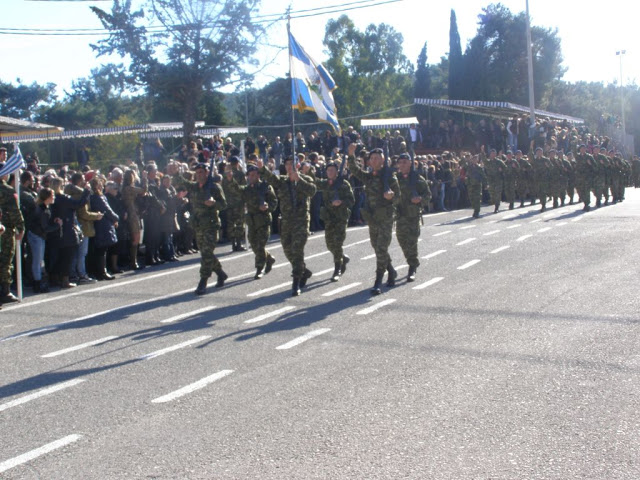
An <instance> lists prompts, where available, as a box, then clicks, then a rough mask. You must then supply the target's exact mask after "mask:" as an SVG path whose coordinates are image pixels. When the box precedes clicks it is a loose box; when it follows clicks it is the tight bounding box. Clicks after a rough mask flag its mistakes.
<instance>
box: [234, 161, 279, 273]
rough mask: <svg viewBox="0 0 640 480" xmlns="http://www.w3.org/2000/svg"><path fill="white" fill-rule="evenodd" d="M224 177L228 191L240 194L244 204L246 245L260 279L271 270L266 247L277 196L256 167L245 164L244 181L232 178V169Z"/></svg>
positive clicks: (271, 258)
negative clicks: (243, 182)
mask: <svg viewBox="0 0 640 480" xmlns="http://www.w3.org/2000/svg"><path fill="white" fill-rule="evenodd" d="M226 177H227V178H226V179H227V181H228V182H229V183H228V188H229V190H230V192H233V193H234V194H237V193H238V192H239V193H240V195H241V198H242V201H243V202H244V204H245V205H246V206H247V215H246V221H247V227H248V231H249V235H248V236H249V245H250V246H251V250H252V251H253V253H254V254H255V256H256V261H255V266H256V274H255V276H254V277H253V278H254V279H255V280H259V279H260V278H262V276H263V275H266V274H267V273H269V272H270V271H271V268H272V267H273V264H274V263H276V259H275V258H274V257H273V256H272V255H271V254H270V253H269V252H268V251H267V248H266V246H267V242H268V241H269V236H270V235H271V220H272V218H271V214H272V212H274V211H275V209H276V208H277V207H278V198H277V197H276V194H275V192H274V191H273V188H272V187H271V185H268V184H267V182H265V181H264V180H261V179H260V173H259V172H258V167H256V166H255V165H251V164H249V165H247V184H246V185H239V184H238V183H237V181H236V180H235V179H234V173H233V172H232V171H228V172H227V174H226Z"/></svg>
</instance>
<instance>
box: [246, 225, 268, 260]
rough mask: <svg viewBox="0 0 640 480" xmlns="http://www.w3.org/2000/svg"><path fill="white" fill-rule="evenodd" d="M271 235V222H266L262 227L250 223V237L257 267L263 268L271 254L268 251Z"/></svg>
mask: <svg viewBox="0 0 640 480" xmlns="http://www.w3.org/2000/svg"><path fill="white" fill-rule="evenodd" d="M270 235H271V223H266V224H265V225H263V226H261V227H257V228H256V227H252V226H251V225H249V230H248V239H249V245H250V246H251V250H252V251H253V253H254V254H255V256H256V268H257V269H260V270H262V269H263V268H264V266H265V264H266V263H267V258H269V257H270V256H271V255H270V254H269V252H267V248H266V247H267V242H268V241H269V236H270Z"/></svg>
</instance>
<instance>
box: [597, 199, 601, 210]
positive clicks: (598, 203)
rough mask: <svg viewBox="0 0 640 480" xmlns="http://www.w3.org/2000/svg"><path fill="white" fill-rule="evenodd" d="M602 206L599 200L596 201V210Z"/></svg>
mask: <svg viewBox="0 0 640 480" xmlns="http://www.w3.org/2000/svg"><path fill="white" fill-rule="evenodd" d="M601 206H602V203H601V202H600V199H598V200H596V208H600V207H601Z"/></svg>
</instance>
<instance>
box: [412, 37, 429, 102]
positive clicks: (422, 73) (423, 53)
mask: <svg viewBox="0 0 640 480" xmlns="http://www.w3.org/2000/svg"><path fill="white" fill-rule="evenodd" d="M413 96H414V98H431V72H430V71H429V65H428V64H427V42H425V43H424V46H423V47H422V50H420V55H418V63H417V67H416V78H415V83H414V84H413Z"/></svg>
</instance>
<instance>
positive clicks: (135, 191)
mask: <svg viewBox="0 0 640 480" xmlns="http://www.w3.org/2000/svg"><path fill="white" fill-rule="evenodd" d="M141 175H142V186H141V187H138V186H136V181H137V179H138V178H137V175H136V172H135V171H134V170H127V171H125V172H124V180H123V181H122V203H124V206H125V209H126V212H127V223H128V224H129V233H130V234H131V244H130V248H129V257H130V258H129V261H130V264H131V269H132V270H140V269H141V268H144V267H141V266H140V265H138V245H139V244H140V236H141V233H142V219H141V218H140V214H139V212H138V207H137V205H136V198H137V197H140V196H143V195H146V193H147V172H146V171H144V170H143V171H142V173H141Z"/></svg>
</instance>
